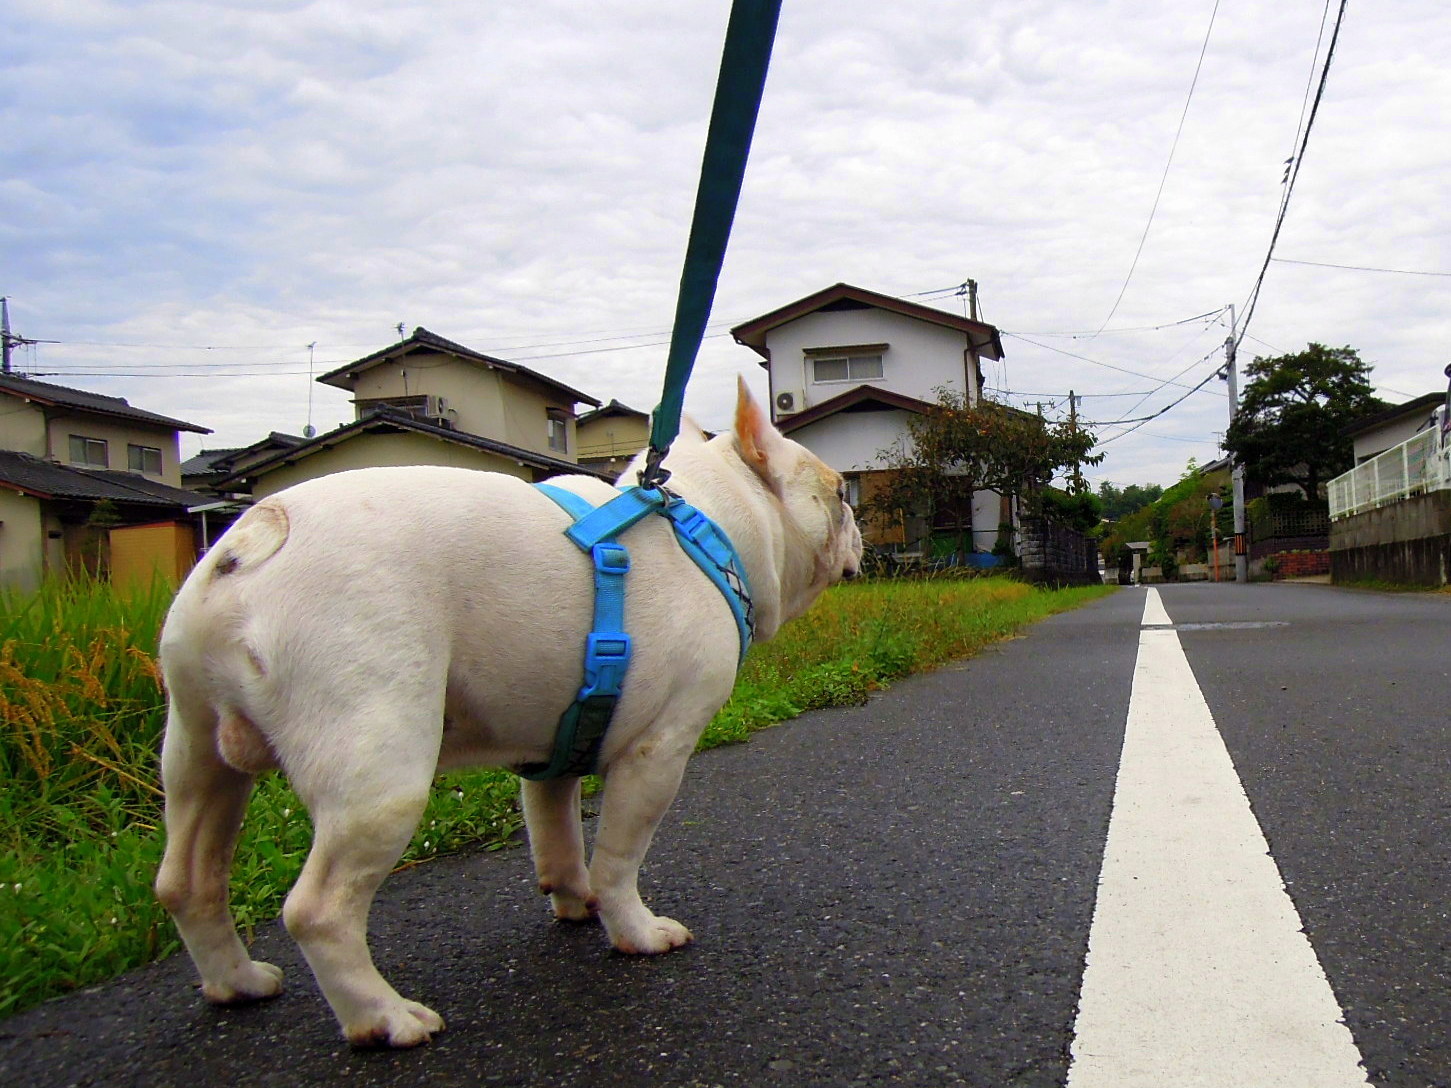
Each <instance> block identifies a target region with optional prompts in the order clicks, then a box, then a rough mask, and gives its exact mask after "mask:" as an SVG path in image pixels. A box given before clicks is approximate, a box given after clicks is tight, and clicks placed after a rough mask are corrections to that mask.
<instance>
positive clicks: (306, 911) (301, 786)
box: [282, 712, 443, 1047]
mask: <svg viewBox="0 0 1451 1088" xmlns="http://www.w3.org/2000/svg"><path fill="white" fill-rule="evenodd" d="M371 717H375V716H374V715H370V718H371ZM438 722H439V723H441V722H442V713H441V712H440V714H439V716H438ZM355 724H356V725H357V727H356V728H355V729H354V728H343V727H341V726H338V727H336V728H334V729H331V730H322V731H320V735H325V736H330V737H339V736H351V737H353V738H355V739H357V738H361V739H360V740H359V743H358V744H357V745H356V746H353V747H348V748H344V749H341V750H338V749H330V750H329V751H328V752H327V753H326V754H325V755H324V756H323V758H322V759H321V760H319V761H317V762H316V763H312V764H311V768H312V769H311V770H310V771H309V770H304V771H303V772H301V773H299V772H297V771H294V772H293V773H292V774H291V776H290V777H291V780H292V784H293V787H294V788H295V789H296V790H297V792H298V795H299V796H300V797H301V798H302V799H303V802H304V803H305V804H306V805H307V807H308V809H309V810H310V811H311V813H312V819H313V825H314V828H315V831H314V834H313V843H312V850H311V852H310V853H309V854H308V857H307V864H306V865H305V866H304V867H303V870H302V875H301V876H300V877H299V878H298V881H297V884H296V885H295V886H294V887H293V889H292V892H291V894H289V895H288V897H287V903H286V905H285V906H284V908H283V912H282V919H283V922H284V923H285V924H286V926H287V929H288V932H290V933H291V934H292V936H293V938H294V939H295V940H296V941H297V943H298V945H299V946H300V947H301V948H302V952H303V955H304V956H306V957H307V962H308V964H309V965H310V966H311V967H312V971H313V974H314V975H315V976H316V977H317V981H318V985H319V986H320V987H321V988H322V992H323V996H324V997H326V998H327V1001H328V1004H329V1005H331V1006H332V1009H333V1012H334V1014H336V1016H337V1018H338V1021H339V1023H340V1024H341V1025H342V1029H343V1034H344V1035H345V1036H346V1037H347V1039H348V1041H349V1042H351V1043H353V1044H355V1045H357V1046H392V1047H409V1046H417V1045H418V1044H420V1043H426V1042H428V1041H429V1038H430V1037H431V1035H432V1033H433V1032H435V1031H441V1030H443V1019H442V1017H440V1016H439V1015H438V1014H437V1013H435V1012H434V1011H433V1010H431V1009H428V1008H425V1007H424V1006H423V1005H420V1004H418V1003H417V1002H416V1001H408V1000H405V999H404V998H403V997H401V996H400V995H399V994H398V991H397V990H395V989H393V987H392V986H390V985H389V984H388V982H387V981H386V980H385V979H384V978H383V976H382V975H381V974H379V973H378V969H377V968H376V967H375V966H374V965H373V959H372V956H371V955H370V954H369V952H368V932H367V931H368V911H369V908H370V907H371V906H372V902H373V895H374V893H375V892H376V891H377V889H378V886H379V885H380V884H381V883H382V882H383V878H384V877H386V876H387V875H388V873H389V871H390V870H391V869H392V868H393V866H394V865H395V864H396V863H397V861H398V858H399V856H400V855H401V854H402V853H403V850H404V848H405V847H406V846H407V845H408V840H409V838H410V837H411V836H412V834H413V830H414V828H415V827H416V826H417V825H418V820H419V817H420V816H421V815H422V813H423V808H424V805H425V804H426V803H427V801H428V792H429V786H430V783H431V781H432V778H433V772H434V767H435V766H436V763H437V738H435V743H434V747H433V751H432V753H431V755H430V754H426V753H424V752H422V751H421V750H420V749H419V748H417V747H415V746H413V745H412V744H404V745H394V744H389V745H388V748H389V749H390V750H388V751H386V752H384V751H374V750H371V746H370V745H369V744H368V738H374V739H376V738H380V737H390V738H391V737H404V736H407V737H415V738H416V737H418V736H419V735H420V731H421V732H422V734H424V735H426V733H427V730H428V725H427V723H422V722H417V721H413V720H411V719H410V718H409V716H408V715H405V714H398V715H394V716H392V721H391V722H390V726H389V728H386V729H381V730H380V729H378V728H376V727H373V726H372V725H371V724H366V725H365V724H358V723H355ZM283 758H284V763H286V762H288V761H287V758H286V756H284V757H283ZM324 762H325V764H326V767H325V769H322V768H320V767H319V764H320V763H324Z"/></svg>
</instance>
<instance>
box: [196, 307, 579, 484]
mask: <svg viewBox="0 0 1451 1088" xmlns="http://www.w3.org/2000/svg"><path fill="white" fill-rule="evenodd" d="M317 380H318V381H319V382H322V383H324V384H326V385H331V386H334V387H336V388H339V389H346V390H347V391H348V392H350V393H352V395H353V405H354V409H355V412H356V416H357V418H356V419H355V420H354V421H353V422H352V423H349V424H346V425H344V426H342V427H339V428H338V429H337V430H334V431H330V432H328V433H327V434H322V435H317V436H316V437H313V438H309V439H304V440H302V441H300V442H298V443H297V444H295V445H292V444H286V445H283V446H282V448H277V449H275V450H273V451H271V452H268V453H265V454H264V455H263V456H261V457H249V458H247V459H245V460H244V461H243V462H240V463H239V466H238V467H237V468H236V469H235V470H234V471H233V472H232V474H230V475H228V476H225V477H223V478H222V479H220V480H217V481H215V482H214V483H213V485H212V486H213V487H215V488H217V489H219V490H224V491H225V490H233V491H250V492H251V494H252V495H253V497H254V498H262V497H264V496H266V495H270V494H273V493H275V492H277V491H280V490H282V489H283V488H285V487H289V486H291V485H292V484H295V483H299V482H301V481H302V480H306V479H311V478H313V477H316V476H324V475H327V474H329V473H332V472H340V471H343V470H345V469H353V468H367V467H373V466H382V465H456V466H459V467H462V468H474V469H484V470H488V471H493V472H505V473H508V474H510V475H513V476H518V477H520V478H521V479H525V480H530V481H536V480H542V479H545V478H546V477H549V476H556V475H559V474H561V473H568V472H590V471H595V470H593V469H591V468H590V467H589V466H587V465H581V464H580V463H579V441H578V437H577V433H576V427H577V417H576V415H575V406H576V405H577V404H588V405H590V406H592V407H598V406H599V403H600V402H599V401H598V400H596V399H595V398H594V397H591V396H590V395H589V394H587V393H582V392H580V391H579V390H578V389H573V388H571V387H570V386H568V385H565V384H564V383H563V382H559V381H556V380H554V379H553V378H550V377H548V376H546V375H544V374H540V373H539V372H538V371H534V370H530V369H529V368H528V367H526V366H523V365H521V364H519V363H511V362H509V361H508V360H505V359H498V358H495V357H493V356H490V355H485V354H483V353H482V352H477V351H474V350H473V349H472V348H468V347H465V346H464V345H462V344H458V343H455V342H454V341H452V340H447V339H445V338H444V337H442V336H438V335H437V334H435V333H432V332H429V331H428V330H427V329H424V328H417V329H414V330H413V334H412V335H411V336H409V337H408V338H407V339H405V340H402V341H400V342H398V343H396V344H393V345H390V346H389V347H386V348H383V349H382V350H380V351H376V352H374V353H373V354H371V355H366V356H364V357H363V358H361V359H358V360H356V361H355V362H351V363H348V364H347V365H346V366H342V367H339V368H338V369H336V370H333V371H330V372H329V373H327V374H324V375H322V376H321V377H319V378H318V379H317ZM597 474H598V475H602V476H604V475H607V473H604V472H598V473H597Z"/></svg>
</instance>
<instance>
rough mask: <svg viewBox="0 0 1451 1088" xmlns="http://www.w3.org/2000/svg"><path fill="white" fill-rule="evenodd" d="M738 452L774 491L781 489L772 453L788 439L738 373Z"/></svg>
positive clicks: (736, 431) (736, 434) (778, 449)
mask: <svg viewBox="0 0 1451 1088" xmlns="http://www.w3.org/2000/svg"><path fill="white" fill-rule="evenodd" d="M735 440H736V452H737V453H739V454H740V455H741V460H742V461H744V462H745V463H746V464H747V465H749V466H750V467H751V469H752V471H754V472H755V473H756V475H758V476H760V477H761V479H762V480H764V481H765V482H766V486H767V487H769V488H770V489H771V490H772V491H776V492H779V491H780V484H779V481H778V479H777V473H775V472H773V471H772V468H773V465H772V457H773V455H774V454H776V453H777V452H778V451H780V450H781V448H782V443H784V442H785V441H786V439H785V437H784V436H783V435H782V434H781V432H780V431H778V430H776V428H775V426H774V425H772V423H771V420H770V419H769V417H767V415H766V413H765V411H764V410H763V409H762V408H761V406H760V405H759V404H757V403H756V398H755V397H753V396H751V391H750V390H749V389H748V388H746V380H745V379H744V378H742V377H740V376H739V375H737V377H736V430H735Z"/></svg>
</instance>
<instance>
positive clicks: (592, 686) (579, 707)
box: [515, 484, 753, 781]
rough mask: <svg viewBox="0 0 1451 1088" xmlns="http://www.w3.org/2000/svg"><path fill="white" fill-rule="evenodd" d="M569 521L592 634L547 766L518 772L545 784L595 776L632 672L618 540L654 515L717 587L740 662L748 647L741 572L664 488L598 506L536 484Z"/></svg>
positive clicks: (746, 588) (706, 527)
mask: <svg viewBox="0 0 1451 1088" xmlns="http://www.w3.org/2000/svg"><path fill="white" fill-rule="evenodd" d="M534 486H535V487H537V488H538V489H539V490H540V491H542V492H543V493H544V494H546V495H548V496H549V497H550V498H551V499H553V500H554V501H555V502H556V503H558V504H559V505H560V506H561V507H563V508H564V510H565V512H566V513H568V514H569V515H570V517H572V518H574V524H573V525H571V526H570V527H569V528H568V529H566V530H565V531H564V535H565V536H567V537H568V538H569V539H570V540H571V541H572V542H573V543H574V544H575V546H576V547H578V548H579V549H580V550H581V551H583V552H584V553H585V554H586V555H588V556H589V557H590V559H591V560H592V561H593V562H594V568H595V605H594V627H593V629H592V630H591V631H590V633H589V636H588V637H587V638H586V639H585V648H584V686H583V687H581V688H580V690H579V694H578V695H577V696H576V697H575V700H574V702H573V703H572V704H570V707H569V709H568V710H566V711H565V712H564V713H563V714H562V715H561V716H560V719H559V728H558V729H557V730H556V732H555V734H554V753H553V756H552V757H551V759H550V760H549V762H548V763H525V764H523V765H521V766H519V767H516V768H515V770H516V772H517V773H518V774H519V775H520V776H521V777H523V778H528V779H532V780H534V781H542V780H544V779H549V778H563V777H566V776H578V775H584V774H592V773H594V770H595V767H596V765H597V763H598V761H599V753H600V746H601V745H602V744H603V743H604V739H605V730H607V729H608V728H609V725H610V719H611V718H612V717H613V716H614V713H615V704H616V703H617V702H618V701H619V698H620V687H621V685H622V684H623V683H624V680H625V672H626V670H627V669H628V668H629V665H630V636H629V634H628V633H627V632H626V631H625V575H626V574H628V573H629V570H630V553H629V551H627V550H626V548H625V546H624V545H623V544H621V543H619V541H618V540H617V539H616V538H617V537H618V536H619V535H620V534H621V533H623V532H624V531H625V530H626V529H628V528H629V527H630V526H631V525H634V524H635V523H636V522H638V521H643V520H644V519H645V518H647V517H649V516H650V515H651V514H659V515H660V516H661V517H664V518H666V519H668V520H669V521H670V524H671V526H672V527H673V528H674V529H675V539H676V540H677V541H678V542H679V544H680V547H681V548H682V549H683V550H684V551H685V554H686V555H688V556H690V558H692V559H694V560H695V563H696V566H698V567H700V569H701V571H702V572H703V573H704V574H705V576H706V577H707V578H709V579H710V580H711V582H713V583H714V584H715V587H716V588H717V589H718V590H720V592H721V595H722V596H723V597H724V598H725V600H726V603H727V604H728V605H730V608H731V614H732V615H733V616H734V617H735V621H736V631H737V633H738V634H739V636H740V643H741V653H740V660H744V659H745V656H746V650H747V649H749V648H750V645H751V629H752V624H753V615H752V607H751V592H750V585H749V583H748V582H747V580H746V568H745V564H743V563H742V562H741V557H740V554H739V553H738V552H737V551H736V549H735V545H733V544H732V543H731V541H730V537H728V536H726V534H725V532H724V531H723V530H722V529H721V528H720V526H718V525H716V523H715V522H713V521H711V520H710V518H708V517H706V516H705V515H704V514H703V513H701V512H700V511H699V510H697V509H696V508H695V507H693V506H691V505H690V504H689V503H687V502H685V501H684V500H682V499H681V498H680V497H679V496H678V495H673V494H671V493H670V492H668V491H666V490H665V489H664V488H663V487H661V488H652V489H650V490H645V489H643V488H639V487H622V488H620V493H619V495H617V496H616V497H615V498H613V499H611V500H610V501H609V502H607V503H605V504H604V505H603V506H600V507H596V506H595V505H594V504H593V503H591V502H590V501H589V500H588V499H585V498H581V497H580V496H579V495H576V494H574V493H573V492H572V491H566V490H564V489H563V488H560V487H555V486H553V485H552V484H535V485H534Z"/></svg>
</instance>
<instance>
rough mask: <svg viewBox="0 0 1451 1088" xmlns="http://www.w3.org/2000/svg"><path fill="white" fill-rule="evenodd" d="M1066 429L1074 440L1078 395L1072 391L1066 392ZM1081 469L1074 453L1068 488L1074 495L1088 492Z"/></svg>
mask: <svg viewBox="0 0 1451 1088" xmlns="http://www.w3.org/2000/svg"><path fill="white" fill-rule="evenodd" d="M1068 428H1069V430H1070V431H1072V433H1073V437H1074V438H1075V439H1076V438H1077V437H1078V395H1077V394H1076V393H1075V392H1074V391H1073V390H1072V389H1070V390H1068ZM1082 469H1083V466H1082V465H1081V464H1080V462H1079V460H1078V454H1076V453H1075V454H1074V455H1073V476H1072V481H1073V482H1072V485H1071V488H1070V489H1071V490H1072V491H1073V493H1074V494H1075V495H1078V494H1082V493H1083V492H1085V491H1087V490H1088V484H1087V483H1086V482H1085V481H1084V479H1083V470H1082Z"/></svg>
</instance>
